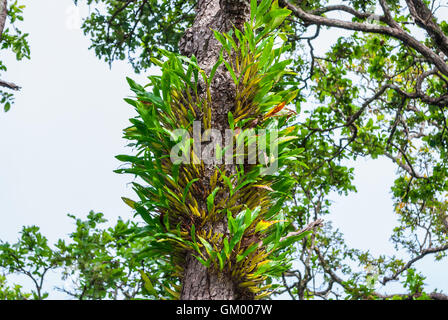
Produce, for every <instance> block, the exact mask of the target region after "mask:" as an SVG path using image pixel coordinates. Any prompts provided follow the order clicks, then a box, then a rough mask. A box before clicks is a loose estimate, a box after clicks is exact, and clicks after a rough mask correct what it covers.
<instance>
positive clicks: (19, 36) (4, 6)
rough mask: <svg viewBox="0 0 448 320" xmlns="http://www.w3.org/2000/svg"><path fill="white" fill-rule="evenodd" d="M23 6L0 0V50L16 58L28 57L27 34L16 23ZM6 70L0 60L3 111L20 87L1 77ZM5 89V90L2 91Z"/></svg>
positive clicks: (8, 106)
mask: <svg viewBox="0 0 448 320" xmlns="http://www.w3.org/2000/svg"><path fill="white" fill-rule="evenodd" d="M24 8H25V6H23V5H20V4H19V2H18V1H14V2H11V1H8V2H7V1H6V0H2V1H0V52H2V51H12V52H13V53H14V54H15V56H16V59H17V60H22V59H29V58H30V48H29V45H28V40H27V37H28V34H27V33H23V32H22V31H21V30H20V29H19V28H18V26H17V25H18V23H19V22H20V21H22V20H23V9H24ZM6 71H7V67H6V65H5V64H4V62H2V61H1V60H0V88H2V89H1V90H0V105H2V106H3V109H4V111H5V112H7V111H8V110H9V109H10V108H11V104H12V103H13V102H14V94H13V93H11V90H12V91H17V90H19V89H20V87H19V86H18V85H16V84H14V83H12V82H8V81H6V80H4V79H3V73H4V72H6ZM4 90H7V91H4Z"/></svg>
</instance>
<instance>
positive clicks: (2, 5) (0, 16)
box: [0, 0, 8, 41]
mask: <svg viewBox="0 0 448 320" xmlns="http://www.w3.org/2000/svg"><path fill="white" fill-rule="evenodd" d="M6 9H7V5H6V0H0V41H1V40H2V34H3V29H4V28H5V23H6V15H7V13H8V12H7V10H6Z"/></svg>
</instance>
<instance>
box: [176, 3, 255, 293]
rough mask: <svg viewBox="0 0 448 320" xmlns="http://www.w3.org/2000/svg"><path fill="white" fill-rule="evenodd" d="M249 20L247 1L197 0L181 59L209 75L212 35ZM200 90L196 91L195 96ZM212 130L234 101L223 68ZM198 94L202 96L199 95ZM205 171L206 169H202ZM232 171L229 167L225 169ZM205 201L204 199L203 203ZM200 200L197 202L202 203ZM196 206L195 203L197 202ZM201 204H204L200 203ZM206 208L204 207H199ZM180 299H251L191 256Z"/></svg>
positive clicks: (221, 126)
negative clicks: (194, 63)
mask: <svg viewBox="0 0 448 320" xmlns="http://www.w3.org/2000/svg"><path fill="white" fill-rule="evenodd" d="M249 19H250V2H249V1H248V0H199V1H198V2H197V6H196V18H195V20H194V23H193V26H192V27H191V28H189V29H188V30H187V31H186V32H185V34H184V36H183V37H182V39H181V41H180V43H179V47H180V51H181V53H182V54H183V55H186V56H191V55H194V56H195V57H196V58H197V60H198V64H199V66H200V67H201V68H202V69H203V70H204V71H205V72H206V74H209V73H210V71H211V69H212V67H213V65H214V64H215V63H216V62H217V60H218V58H219V53H220V49H221V46H220V44H219V42H218V41H217V40H216V39H215V38H214V35H213V31H212V29H214V30H218V31H220V32H227V31H229V30H230V29H231V28H232V27H233V26H235V27H237V28H239V29H241V28H242V27H243V25H244V22H245V21H248V20H249ZM203 89H204V88H199V92H201V90H202V91H203ZM210 92H211V99H212V121H211V123H212V128H213V129H217V130H220V131H221V133H222V136H223V137H224V130H225V129H228V121H227V114H228V112H229V111H230V110H231V108H232V107H233V105H234V101H235V85H234V83H233V80H232V78H231V77H230V74H229V73H228V72H227V71H226V70H225V68H223V67H220V68H218V70H217V72H216V74H215V76H214V80H213V81H212V84H211V88H210ZM202 94H205V93H204V92H202ZM206 168H207V167H206ZM226 169H227V170H228V172H229V171H230V172H232V171H234V168H232V165H230V168H229V167H227V168H226ZM213 170H214V169H213V167H212V166H209V167H208V170H206V174H205V175H204V176H203V177H202V179H203V182H204V184H205V185H207V184H208V182H209V181H210V176H211V174H212V173H213ZM203 200H205V199H203ZM203 200H201V201H203ZM198 202H199V199H198ZM204 202H205V201H204ZM203 205H204V206H206V204H205V203H204V204H203ZM208 227H209V228H212V229H213V230H214V231H215V232H221V233H223V234H225V233H226V232H227V231H226V230H227V221H225V218H223V221H220V222H219V223H217V224H215V225H212V226H208ZM182 282H183V283H182V291H181V296H180V298H181V299H183V300H237V299H251V298H253V297H252V296H251V295H248V294H247V293H244V292H242V291H241V290H239V289H238V286H237V284H235V283H233V281H232V279H231V278H230V276H229V275H226V274H216V273H213V272H212V271H210V270H209V269H207V268H206V267H204V266H203V265H202V264H201V263H199V261H198V260H197V259H196V258H194V257H192V256H191V255H189V256H187V257H186V262H185V271H184V277H183V281H182Z"/></svg>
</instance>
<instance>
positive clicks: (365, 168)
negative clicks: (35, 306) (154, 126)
mask: <svg viewBox="0 0 448 320" xmlns="http://www.w3.org/2000/svg"><path fill="white" fill-rule="evenodd" d="M21 2H22V3H23V4H25V5H26V6H27V8H26V10H25V15H24V18H25V21H24V23H22V25H21V29H22V30H23V31H25V32H29V33H30V36H29V41H30V46H31V60H30V61H21V62H16V61H15V60H14V57H13V56H12V55H8V56H6V57H4V56H2V60H4V62H5V63H6V65H7V66H8V69H9V70H8V72H7V73H6V78H5V79H3V80H6V81H11V82H14V83H16V84H18V85H20V86H21V87H22V90H21V91H20V92H19V93H17V94H16V103H15V104H14V105H13V107H12V109H11V110H10V111H9V112H8V113H6V114H5V113H0V239H2V240H5V241H10V242H15V241H16V239H17V237H18V232H19V231H20V230H21V227H22V226H23V225H38V226H39V227H40V228H41V231H42V233H43V234H44V235H45V236H46V237H47V238H48V239H49V242H50V243H54V242H55V241H56V240H57V239H59V238H66V236H67V234H68V233H70V232H72V231H73V230H74V224H73V223H72V220H71V219H69V218H68V217H67V216H66V214H67V213H71V214H74V215H76V216H78V217H83V218H84V217H85V216H86V215H87V213H88V212H89V211H90V210H95V211H100V212H103V213H104V214H105V217H106V218H107V219H108V220H110V221H112V222H115V221H116V220H117V218H118V217H119V216H121V217H122V218H123V219H131V218H132V212H131V211H130V209H129V208H128V207H127V206H126V205H125V204H124V203H123V202H122V201H121V197H122V196H126V197H130V198H136V197H135V196H134V193H133V191H132V189H131V187H130V186H129V184H128V183H129V182H130V181H131V177H130V176H126V175H118V174H115V173H114V172H113V170H115V169H117V168H118V167H119V166H120V162H119V161H118V160H116V159H115V158H114V156H115V155H118V154H123V153H129V152H130V150H129V149H128V148H125V145H126V141H125V140H124V139H122V129H123V128H125V127H126V126H128V119H129V118H130V117H132V116H133V115H134V111H133V109H132V107H131V106H129V105H127V104H126V103H125V102H124V101H123V98H125V97H127V96H129V95H131V92H130V90H129V88H128V85H127V82H126V76H130V77H131V78H133V79H135V80H137V82H139V83H145V76H144V75H135V74H134V72H133V71H132V69H131V67H130V66H129V65H128V64H127V63H125V62H121V63H114V64H113V67H112V69H109V67H108V65H107V64H106V63H104V62H103V61H100V60H98V59H97V58H96V57H95V55H94V52H93V51H89V50H88V47H89V44H90V42H89V39H88V38H87V37H85V36H84V35H83V34H82V32H81V31H80V30H79V28H77V27H76V25H77V23H76V22H77V21H79V19H78V18H77V15H76V10H75V8H74V6H73V4H72V0H38V1H31V0H22V1H21ZM85 13H87V12H86V11H85V10H81V16H82V15H83V14H85ZM330 39H336V36H335V34H334V31H333V33H332V34H331V35H328V34H327V39H325V38H323V39H322V40H320V41H322V42H321V43H319V42H314V44H315V47H318V46H319V45H320V44H321V46H320V47H322V46H328V44H329V43H331V41H329V40H330ZM1 54H2V55H4V54H5V53H4V52H3V51H2V53H1ZM151 72H154V70H149V71H148V73H147V74H149V73H151ZM355 167H356V171H355V177H356V178H355V184H356V186H357V188H358V193H352V194H350V195H349V196H348V197H339V196H336V195H335V196H333V200H334V201H335V203H334V206H333V208H332V212H333V213H332V215H331V219H332V220H333V225H334V226H335V227H337V228H339V229H340V230H341V231H342V232H343V233H344V234H345V238H346V239H347V242H348V244H349V245H350V246H353V247H356V248H359V249H364V250H367V249H370V250H371V252H372V253H374V254H380V253H386V254H391V253H393V247H392V245H391V243H390V242H389V241H388V239H389V237H390V235H391V232H392V229H393V227H394V225H395V219H396V217H395V216H394V213H393V206H392V200H391V194H390V186H391V185H392V183H393V180H394V172H395V166H394V164H393V163H392V162H391V161H390V160H388V159H380V160H368V161H367V160H359V161H358V162H357V163H356V164H355ZM433 261H434V260H433V259H432V257H428V258H427V259H426V260H424V262H423V263H418V264H417V266H418V267H420V270H421V271H424V273H425V274H426V275H427V276H428V279H427V281H426V283H427V284H428V288H429V289H433V288H434V287H437V288H440V289H445V291H447V289H448V279H447V277H446V276H445V274H446V270H447V266H448V264H447V262H446V260H445V262H443V263H440V262H438V263H435V262H433ZM444 273H445V274H444ZM45 289H46V290H47V291H52V290H51V289H52V288H51V287H49V286H47V288H45ZM50 297H51V298H64V296H61V294H59V293H56V294H52V295H50Z"/></svg>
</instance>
